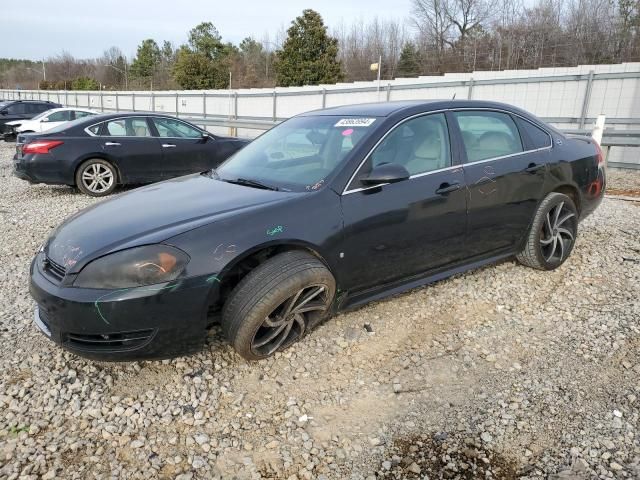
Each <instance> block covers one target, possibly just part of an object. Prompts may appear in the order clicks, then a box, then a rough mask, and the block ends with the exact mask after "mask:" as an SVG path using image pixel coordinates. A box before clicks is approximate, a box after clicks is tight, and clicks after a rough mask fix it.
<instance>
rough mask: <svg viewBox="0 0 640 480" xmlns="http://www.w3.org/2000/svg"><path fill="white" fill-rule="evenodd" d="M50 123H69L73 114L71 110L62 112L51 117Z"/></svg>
mask: <svg viewBox="0 0 640 480" xmlns="http://www.w3.org/2000/svg"><path fill="white" fill-rule="evenodd" d="M48 118H49V121H50V122H68V121H69V120H71V112H70V111H69V110H60V111H59V112H53V113H52V114H51V115H49V117H48Z"/></svg>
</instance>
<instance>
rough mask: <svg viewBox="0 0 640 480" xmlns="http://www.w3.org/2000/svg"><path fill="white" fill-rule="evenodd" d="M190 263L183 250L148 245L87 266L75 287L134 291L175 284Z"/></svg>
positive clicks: (102, 258) (103, 258)
mask: <svg viewBox="0 0 640 480" xmlns="http://www.w3.org/2000/svg"><path fill="white" fill-rule="evenodd" d="M188 262H189V256H188V255H187V254H186V253H184V252H183V251H182V250H178V249H177V248H175V247H170V246H168V245H147V246H144V247H136V248H131V249H129V250H123V251H121V252H116V253H112V254H111V255H106V256H104V257H101V258H98V259H97V260H94V261H93V262H91V263H89V264H88V265H87V266H85V267H84V268H83V269H82V270H81V271H80V273H79V274H78V276H77V277H76V279H75V281H74V282H73V285H74V286H76V287H84V288H103V289H113V288H131V287H141V286H143V285H153V284H154V283H163V282H169V281H171V280H175V279H176V278H177V277H179V276H180V274H181V273H182V271H183V270H184V267H185V266H186V265H187V263H188Z"/></svg>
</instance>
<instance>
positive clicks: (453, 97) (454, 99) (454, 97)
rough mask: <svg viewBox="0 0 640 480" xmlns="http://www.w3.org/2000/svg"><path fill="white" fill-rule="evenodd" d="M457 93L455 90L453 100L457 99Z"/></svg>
mask: <svg viewBox="0 0 640 480" xmlns="http://www.w3.org/2000/svg"><path fill="white" fill-rule="evenodd" d="M456 93H458V92H455V93H454V94H453V97H451V100H455V99H456Z"/></svg>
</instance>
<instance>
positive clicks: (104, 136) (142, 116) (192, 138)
mask: <svg viewBox="0 0 640 480" xmlns="http://www.w3.org/2000/svg"><path fill="white" fill-rule="evenodd" d="M127 118H144V119H147V118H151V119H153V118H167V119H169V120H176V121H178V122H181V123H184V124H185V125H187V126H189V127H192V128H193V127H195V128H196V129H198V130H200V131H201V132H202V133H207V134H209V135H211V137H212V138H215V137H214V136H213V134H211V133H209V132H207V131H206V130H202V129H199V128H198V127H197V126H196V125H191V124H190V123H187V122H185V121H183V120H180V119H179V118H175V117H170V116H163V115H127V116H124V117H113V118H110V119H108V120H102V121H101V122H96V123H93V124H91V125H89V126H87V127H85V128H84V131H85V133H87V134H88V135H89V136H90V137H100V138H181V139H183V140H184V139H185V138H187V139H191V140H197V137H160V136H157V137H154V136H153V135H151V137H131V136H129V135H95V134H93V133H91V132H90V131H89V129H90V128H93V127H95V126H96V125H100V124H103V123H107V122H113V121H114V120H123V119H127Z"/></svg>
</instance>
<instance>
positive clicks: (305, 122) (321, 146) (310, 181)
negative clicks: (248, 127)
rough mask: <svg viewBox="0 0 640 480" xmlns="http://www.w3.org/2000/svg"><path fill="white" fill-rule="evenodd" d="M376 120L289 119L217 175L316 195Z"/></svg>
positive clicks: (257, 141) (357, 118)
mask: <svg viewBox="0 0 640 480" xmlns="http://www.w3.org/2000/svg"><path fill="white" fill-rule="evenodd" d="M375 121H376V119H375V118H363V117H351V118H344V117H338V116H324V115H323V116H320V115H319V116H316V117H296V118H292V119H291V120H287V121H286V122H284V123H281V124H280V125H278V126H276V127H274V128H272V129H271V130H269V131H268V132H267V133H265V134H264V135H262V136H260V137H258V138H257V139H256V140H254V141H253V142H251V143H250V144H249V145H247V146H246V147H244V148H243V149H242V150H240V151H239V152H238V153H236V154H235V155H234V156H233V157H231V158H230V159H229V160H227V161H226V162H225V163H224V164H222V165H221V166H220V167H219V168H218V170H217V173H218V175H219V177H220V179H221V180H225V181H235V180H238V179H242V180H251V181H253V182H259V183H261V184H263V185H265V186H268V187H274V188H278V189H281V190H292V191H307V190H317V189H319V188H320V187H321V186H322V185H323V184H324V182H325V179H326V178H327V177H328V176H329V175H331V174H332V173H333V172H334V171H336V169H337V168H338V167H339V166H340V165H341V164H342V162H343V161H344V159H345V158H346V157H347V155H348V154H349V153H350V152H351V150H352V149H353V148H354V147H355V146H356V145H357V144H358V143H359V142H360V141H362V139H363V138H365V137H366V136H367V135H368V134H369V133H370V132H371V130H372V129H373V128H374V125H375ZM245 184H246V183H245Z"/></svg>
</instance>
